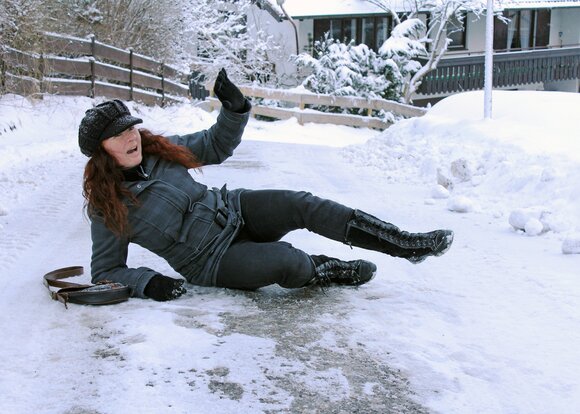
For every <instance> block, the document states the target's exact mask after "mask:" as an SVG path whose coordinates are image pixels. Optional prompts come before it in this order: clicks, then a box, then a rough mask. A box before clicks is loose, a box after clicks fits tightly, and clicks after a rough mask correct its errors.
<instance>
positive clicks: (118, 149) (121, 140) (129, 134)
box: [102, 126, 143, 168]
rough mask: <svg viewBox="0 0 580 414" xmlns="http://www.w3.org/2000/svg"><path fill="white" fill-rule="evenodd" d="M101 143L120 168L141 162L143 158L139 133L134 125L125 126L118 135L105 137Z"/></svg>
mask: <svg viewBox="0 0 580 414" xmlns="http://www.w3.org/2000/svg"><path fill="white" fill-rule="evenodd" d="M102 145H103V148H104V149H105V151H107V153H108V154H109V155H110V156H111V157H113V158H114V159H115V161H117V164H118V165H119V166H120V167H121V168H132V167H135V166H137V165H139V164H141V161H142V160H143V154H142V153H141V134H139V131H138V130H137V128H135V127H134V126H132V127H129V128H127V129H126V130H124V131H123V132H121V133H120V134H118V135H115V136H112V137H111V138H107V139H106V140H104V141H103V143H102Z"/></svg>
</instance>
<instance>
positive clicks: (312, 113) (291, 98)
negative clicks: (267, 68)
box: [206, 85, 426, 129]
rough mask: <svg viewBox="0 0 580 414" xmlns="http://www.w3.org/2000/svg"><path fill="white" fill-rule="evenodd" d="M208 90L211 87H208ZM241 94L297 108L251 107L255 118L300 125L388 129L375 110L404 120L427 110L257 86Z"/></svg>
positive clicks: (212, 100) (215, 103)
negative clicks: (358, 112) (342, 110)
mask: <svg viewBox="0 0 580 414" xmlns="http://www.w3.org/2000/svg"><path fill="white" fill-rule="evenodd" d="M206 88H207V89H208V90H209V89H211V87H210V86H209V85H207V86H206ZM240 90H241V91H242V93H243V94H244V95H245V96H247V97H254V98H263V99H268V100H274V101H279V102H289V103H291V104H295V105H297V106H295V107H293V108H284V107H272V106H266V105H260V104H259V103H258V104H255V105H253V107H252V114H253V115H261V116H266V117H271V118H276V119H289V118H292V117H294V118H296V119H297V120H298V122H299V123H300V124H304V123H307V122H313V123H331V124H335V125H347V126H356V127H366V128H376V129H386V128H388V127H389V126H390V123H389V122H386V121H383V120H382V119H379V118H376V117H372V116H370V114H371V112H372V111H373V110H381V109H383V110H385V111H388V112H392V113H394V114H396V115H400V116H403V117H407V118H408V117H415V116H423V115H424V114H425V113H426V109H424V108H419V107H416V106H412V105H405V104H401V103H398V102H394V101H387V100H384V99H364V98H357V97H354V96H352V97H351V96H332V95H322V94H312V93H300V92H295V91H288V90H281V89H270V88H260V87H255V86H240ZM220 105H221V104H220V102H219V100H217V99H215V98H213V97H210V98H208V104H207V106H208V109H209V110H213V108H215V107H219V106H220ZM306 105H316V106H335V107H339V108H346V109H349V108H354V109H363V110H366V112H367V115H368V116H362V115H349V114H336V113H325V112H320V111H316V110H312V109H307V108H306Z"/></svg>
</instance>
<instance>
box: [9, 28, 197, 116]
mask: <svg viewBox="0 0 580 414" xmlns="http://www.w3.org/2000/svg"><path fill="white" fill-rule="evenodd" d="M42 50H43V53H42V54H37V53H29V52H23V51H19V50H16V49H11V48H6V50H5V52H4V53H1V54H0V92H3V93H7V92H11V93H17V94H21V95H32V94H36V93H54V94H61V95H79V96H89V97H96V96H106V97H108V98H118V99H123V100H135V101H139V102H142V103H145V104H149V105H151V104H157V105H163V104H165V103H168V102H175V101H182V100H184V99H187V98H188V97H189V86H188V75H187V74H185V73H182V72H180V71H178V70H176V69H175V68H173V67H171V66H169V65H166V64H164V63H162V62H157V61H155V60H154V59H151V58H149V57H147V56H143V55H140V54H138V53H135V52H133V51H132V50H123V49H119V48H116V47H113V46H110V45H106V44H104V43H101V42H98V41H97V40H96V39H95V37H94V36H92V37H91V39H89V40H87V39H79V38H74V37H68V36H61V35H55V34H45V36H44V39H43V45H42Z"/></svg>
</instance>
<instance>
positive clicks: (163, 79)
mask: <svg viewBox="0 0 580 414" xmlns="http://www.w3.org/2000/svg"><path fill="white" fill-rule="evenodd" d="M164 69H165V63H164V62H161V106H162V107H163V106H165V71H164Z"/></svg>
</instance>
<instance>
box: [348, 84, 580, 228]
mask: <svg viewBox="0 0 580 414" xmlns="http://www.w3.org/2000/svg"><path fill="white" fill-rule="evenodd" d="M579 107H580V95H578V94H572V93H561V92H528V91H516V92H512V91H494V92H493V118H492V119H491V120H484V119H483V92H468V93H462V94H457V95H454V96H451V97H448V98H446V99H444V100H442V101H440V102H439V103H437V104H436V105H434V106H433V107H432V108H431V109H430V110H429V112H428V113H427V115H425V116H424V117H422V118H414V119H408V120H405V121H402V122H399V123H398V124H396V125H394V126H392V127H391V128H389V129H388V130H386V131H384V132H383V133H382V134H381V135H380V136H378V137H377V138H376V139H373V140H370V141H369V142H368V143H367V144H366V145H364V146H360V147H351V148H348V149H345V150H344V152H343V153H344V155H345V157H347V158H348V159H349V160H351V161H353V162H356V163H358V164H359V165H360V166H369V168H373V169H374V170H375V171H376V173H377V174H381V175H382V176H384V177H385V179H386V180H388V181H391V182H413V183H418V184H425V185H429V188H432V190H431V196H430V197H431V198H432V199H444V198H447V197H450V200H449V201H448V202H447V208H448V209H449V210H451V211H456V212H463V213H465V212H472V211H477V212H480V213H482V214H490V215H491V216H493V217H504V218H505V219H503V220H502V221H501V222H500V223H502V224H501V225H505V224H508V223H509V224H510V225H511V227H512V228H513V229H514V230H515V231H520V232H522V233H526V234H527V235H541V234H542V235H543V234H546V233H556V234H559V236H557V237H565V234H567V233H568V232H573V231H577V230H579V229H580V209H579V208H578V203H579V202H580V180H578V177H580V139H579V135H578V129H577V110H578V108H579ZM433 186H436V187H433ZM441 187H443V188H444V190H447V191H448V192H449V194H446V193H445V191H443V190H442V189H441ZM426 193H427V191H426ZM431 204H433V205H435V206H437V205H438V204H437V203H431ZM474 206H479V207H478V208H474Z"/></svg>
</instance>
